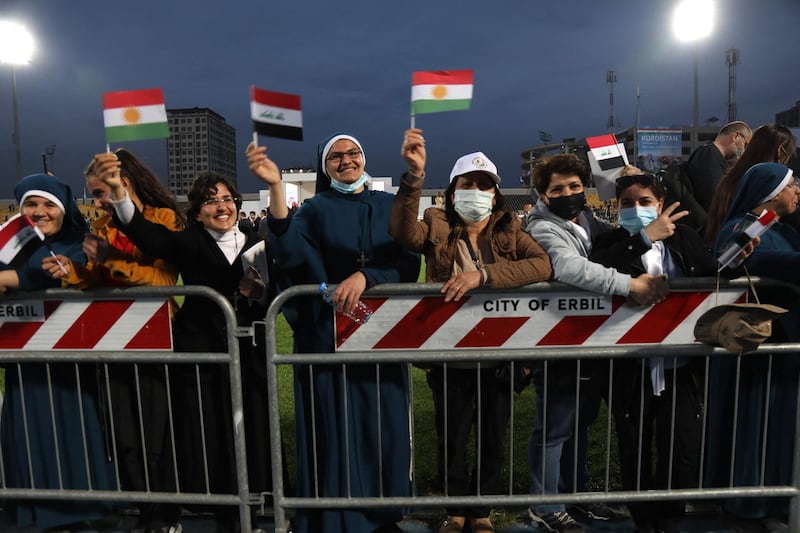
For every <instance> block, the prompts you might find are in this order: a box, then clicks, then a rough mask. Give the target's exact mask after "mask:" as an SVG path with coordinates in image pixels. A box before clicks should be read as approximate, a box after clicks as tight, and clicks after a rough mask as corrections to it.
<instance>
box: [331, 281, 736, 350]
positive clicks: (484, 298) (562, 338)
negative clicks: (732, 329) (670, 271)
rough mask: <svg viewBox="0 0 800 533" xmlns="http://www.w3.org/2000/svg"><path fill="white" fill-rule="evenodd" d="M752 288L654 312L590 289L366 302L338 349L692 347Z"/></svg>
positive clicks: (345, 324)
mask: <svg viewBox="0 0 800 533" xmlns="http://www.w3.org/2000/svg"><path fill="white" fill-rule="evenodd" d="M745 300H746V289H743V288H724V289H721V290H720V291H719V292H717V291H711V290H698V291H687V292H672V293H670V295H669V296H668V297H667V298H666V299H665V300H664V301H663V302H661V303H658V304H656V305H653V306H650V307H645V308H642V307H639V306H637V305H634V304H626V303H625V298H623V297H620V296H604V295H600V294H594V293H589V292H580V291H563V292H558V291H556V292H546V291H539V292H525V291H522V290H521V291H520V292H519V293H514V292H497V293H494V294H492V293H467V295H466V296H465V297H463V298H462V299H461V300H460V301H459V302H449V303H445V302H444V299H443V298H442V297H441V296H438V295H435V296H434V295H431V296H421V295H390V296H386V297H365V298H363V301H364V302H365V303H366V304H367V305H369V306H370V307H371V308H372V309H373V310H374V313H373V314H372V316H371V318H370V320H369V321H368V322H366V323H365V324H357V323H355V322H353V321H352V320H350V319H349V318H347V317H345V316H343V315H341V314H340V313H336V350H337V351H342V352H348V351H366V350H409V349H414V350H417V349H419V350H441V349H454V348H532V347H555V346H615V345H634V344H636V345H647V344H670V345H676V344H691V343H693V342H695V338H694V324H695V322H696V321H697V319H698V318H699V317H700V315H702V314H703V313H704V312H705V311H707V310H708V309H709V308H711V307H714V306H716V305H722V304H728V303H734V302H744V301H745Z"/></svg>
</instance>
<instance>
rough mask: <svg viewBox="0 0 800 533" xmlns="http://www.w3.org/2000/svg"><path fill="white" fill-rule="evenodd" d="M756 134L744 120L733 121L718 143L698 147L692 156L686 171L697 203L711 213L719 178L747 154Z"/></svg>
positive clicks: (715, 139) (721, 132)
mask: <svg viewBox="0 0 800 533" xmlns="http://www.w3.org/2000/svg"><path fill="white" fill-rule="evenodd" d="M752 136H753V132H752V131H751V130H750V126H748V125H747V124H746V123H744V122H742V121H738V120H737V121H735V122H729V123H728V124H725V125H724V126H723V127H722V129H720V130H719V133H717V136H716V137H715V138H714V142H710V143H706V144H704V145H703V146H700V147H698V148H697V149H696V150H695V151H694V152H692V155H690V156H689V161H688V163H687V167H686V172H687V173H688V174H689V179H690V180H691V183H692V187H693V189H694V196H695V199H696V200H697V202H698V203H699V204H700V205H701V206H703V208H704V209H705V210H706V211H708V206H709V205H711V197H712V196H714V191H715V190H716V189H717V183H719V179H720V178H721V177H722V176H723V174H725V173H726V172H727V171H728V168H729V167H730V165H731V162H733V161H735V160H736V158H738V157H739V155H741V153H742V152H744V149H745V148H747V144H748V143H749V142H750V137H752Z"/></svg>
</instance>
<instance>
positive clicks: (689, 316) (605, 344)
mask: <svg viewBox="0 0 800 533" xmlns="http://www.w3.org/2000/svg"><path fill="white" fill-rule="evenodd" d="M753 282H754V283H755V285H756V287H757V288H758V289H769V288H776V287H777V288H779V289H781V290H786V291H791V292H792V293H794V294H795V298H796V295H797V293H798V288H797V287H795V286H793V285H789V284H785V283H780V282H775V281H771V280H760V279H758V278H753ZM670 285H671V288H672V292H673V294H678V295H680V294H684V295H685V296H686V298H685V299H686V302H694V303H686V304H685V305H686V306H693V305H697V307H696V308H694V310H693V311H692V312H689V311H686V312H684V316H682V317H681V318H680V319H679V318H674V320H675V321H678V320H684V322H683V323H681V324H678V325H677V326H676V324H672V326H675V329H674V330H670V331H666V330H664V331H661V333H660V334H661V335H662V337H661V340H659V341H657V342H651V343H644V342H643V341H642V342H637V340H641V339H644V338H645V337H647V336H648V335H650V334H652V333H653V332H652V331H651V330H653V329H655V330H658V329H659V328H658V327H656V328H652V327H651V326H645V327H642V326H641V323H639V327H638V328H637V327H636V326H635V324H637V323H638V321H639V319H640V318H642V317H643V316H645V315H646V314H647V313H651V312H652V311H653V309H652V308H648V309H633V310H631V308H630V306H623V307H618V306H616V305H613V304H612V301H611V300H612V298H611V297H600V295H597V294H591V293H586V292H583V291H579V290H577V289H574V288H572V287H570V286H567V285H564V284H560V283H538V284H534V285H529V286H526V287H523V288H519V289H511V290H483V289H480V290H476V291H471V292H470V293H468V295H467V296H468V297H469V298H472V299H474V300H476V301H478V302H479V305H477V307H482V310H481V309H478V310H477V311H476V312H475V313H476V314H475V316H476V317H477V318H476V320H480V319H484V318H486V317H487V315H491V314H492V312H498V311H503V309H507V310H510V309H512V308H514V309H517V311H520V312H517V313H515V314H516V315H520V316H522V315H528V317H529V318H531V317H534V316H535V315H536V312H537V311H541V310H542V308H543V307H546V305H545V304H544V303H543V302H544V300H545V299H547V300H548V303H549V304H550V305H551V306H552V305H556V304H558V305H562V303H563V306H564V308H565V309H567V308H570V307H572V308H573V310H575V311H576V312H577V315H578V316H580V315H581V311H582V310H581V307H584V308H585V309H583V311H585V312H584V313H583V314H584V315H592V314H595V315H596V314H597V313H598V311H597V309H594V307H593V306H595V305H597V306H604V305H606V304H609V305H610V306H612V307H614V311H613V313H617V312H619V316H620V318H618V319H617V314H614V318H615V320H608V321H607V323H615V324H611V325H610V326H609V328H608V329H609V330H610V331H605V330H604V328H603V327H600V328H597V326H588V325H587V327H591V328H596V331H594V330H593V332H591V333H590V334H586V335H585V337H586V338H585V339H584V340H583V341H579V342H570V341H566V342H565V341H564V335H565V332H566V334H567V335H569V334H574V333H575V332H576V331H577V332H579V333H580V320H581V319H580V318H577V319H576V322H573V323H572V324H571V328H572V329H569V328H567V329H566V330H564V331H561V332H560V338H551V337H548V335H551V334H552V333H553V332H552V331H549V332H541V331H540V332H538V333H537V332H535V330H536V329H537V328H539V329H541V328H548V327H550V326H552V325H553V322H552V321H551V322H546V321H542V320H539V319H538V318H537V319H535V320H529V321H528V322H526V323H525V325H524V326H523V327H524V328H530V329H531V330H532V331H534V333H532V334H531V335H528V336H525V335H522V338H521V339H518V342H517V343H516V344H515V343H514V342H511V343H510V346H511V347H501V348H497V347H492V346H482V347H480V348H463V347H454V346H453V345H452V340H450V341H443V343H438V344H437V342H438V341H437V340H436V339H434V337H436V332H428V334H429V337H428V341H426V343H425V345H424V346H418V347H415V348H402V349H398V348H392V346H398V345H401V344H402V342H403V341H402V339H400V337H402V334H403V332H402V331H397V330H398V328H397V327H395V328H388V331H389V332H388V333H387V331H386V328H385V327H384V330H381V331H380V332H378V333H375V332H374V331H372V330H374V329H375V328H381V323H382V322H384V323H385V322H386V321H389V322H391V321H393V320H394V321H397V320H399V317H402V316H403V313H404V312H406V311H408V309H409V308H410V307H411V306H409V305H406V306H405V307H403V306H400V307H401V308H402V309H404V310H405V311H402V310H401V311H397V310H396V309H395V310H392V309H387V307H388V306H386V304H382V305H381V306H380V307H379V309H378V311H376V313H375V314H374V315H373V317H372V318H371V319H370V321H369V322H368V323H367V324H365V325H361V326H359V329H358V331H357V332H356V334H354V335H353V336H352V337H350V338H348V339H345V340H344V341H343V342H340V348H339V350H337V351H336V352H335V353H316V354H292V353H278V352H277V345H276V318H277V316H278V313H279V312H280V309H281V306H282V305H284V304H285V303H286V302H288V301H290V300H291V299H292V298H296V297H298V296H309V295H314V294H318V288H317V287H316V286H315V285H301V286H295V287H292V288H290V289H287V290H285V291H283V292H282V293H281V294H280V295H278V297H277V298H276V299H275V301H274V302H273V303H272V305H271V306H270V308H269V310H268V312H267V316H266V319H265V325H264V327H265V337H266V339H265V345H266V349H267V354H266V357H267V371H268V379H269V383H268V393H269V420H270V436H271V453H272V479H273V487H274V489H273V500H274V513H275V525H276V529H275V531H276V533H286V532H287V530H288V529H287V528H288V524H289V522H288V514H291V513H287V511H290V510H295V511H296V510H297V509H332V508H333V509H343V510H344V509H353V508H385V507H402V508H437V507H445V506H462V505H483V506H491V507H506V508H508V507H528V506H530V505H532V504H546V503H550V504H552V503H563V504H588V503H595V502H606V503H630V502H644V501H653V500H664V501H668V500H684V501H694V500H717V499H721V498H731V497H755V496H768V497H789V498H791V504H790V505H791V507H790V516H789V520H790V524H789V525H790V530H791V531H798V530H800V506H798V496H800V484H799V483H800V461H798V460H795V462H794V465H791V468H792V479H793V482H792V484H791V485H787V486H764V484H763V481H762V484H761V486H754V487H753V486H747V487H742V486H737V487H734V486H728V487H724V488H713V489H709V488H702V475H701V477H700V482H699V483H698V485H697V486H696V487H695V488H684V489H674V488H668V489H663V490H662V489H658V490H635V491H623V490H612V488H611V487H610V486H609V468H610V462H611V461H616V458H615V457H614V458H612V457H611V456H610V453H611V451H610V443H611V424H612V422H611V409H609V410H608V419H607V421H606V425H607V441H606V457H605V480H604V485H603V488H602V489H600V490H595V491H593V492H569V493H564V494H557V495H543V494H529V493H527V492H526V493H519V492H517V493H515V492H514V491H513V488H512V486H511V481H509V488H508V492H507V493H504V494H494V495H480V494H478V495H474V496H448V495H447V494H446V492H447V490H446V489H445V495H427V496H420V495H416V494H413V495H412V496H410V497H383V496H381V495H375V496H374V497H355V496H351V495H341V496H337V497H329V496H326V497H323V496H320V497H296V496H290V495H287V493H286V491H285V490H284V480H283V469H282V468H283V465H282V460H283V459H282V455H281V428H280V423H279V416H280V405H279V400H278V377H277V376H278V367H279V366H281V365H296V364H304V365H306V364H310V365H315V364H325V365H330V364H334V365H339V364H341V365H343V366H346V365H354V364H370V365H376V364H379V363H390V362H391V363H397V362H405V363H408V364H409V365H410V364H411V363H415V364H433V363H439V364H442V363H447V362H450V363H452V362H476V361H479V362H485V363H499V362H507V361H516V362H517V364H520V363H531V364H532V363H534V362H540V361H546V360H550V361H553V360H581V361H591V360H605V361H609V360H610V361H613V360H615V359H619V358H648V357H651V356H653V355H658V356H663V357H666V358H670V357H703V358H705V364H706V378H705V380H706V381H705V384H704V391H706V394H707V391H708V365H709V360H710V357H712V356H722V357H728V358H730V357H737V356H735V355H732V354H730V353H728V352H727V351H725V350H724V349H723V348H720V347H712V346H708V345H705V344H701V343H699V342H695V341H694V336H693V325H694V322H695V321H696V319H697V317H698V316H699V315H700V314H701V313H702V311H704V310H705V309H707V308H709V307H712V306H714V305H717V304H718V303H719V304H722V303H731V302H733V301H736V299H737V298H740V300H739V301H741V297H742V295H744V294H746V293H747V289H748V287H749V285H748V282H747V280H746V279H737V280H731V281H728V280H721V281H720V282H719V284H718V283H717V280H715V279H713V278H695V279H687V278H684V279H677V280H673V281H671V283H670ZM440 287H441V285H439V284H385V285H379V286H376V287H374V288H372V289H370V290H369V291H367V292H366V293H365V297H367V298H388V300H387V301H391V299H392V298H393V297H396V298H398V299H400V300H402V299H403V298H409V297H413V298H426V299H435V298H437V297H441V294H440V293H439V289H440ZM718 291H720V292H718ZM762 292H763V291H762ZM697 294H699V295H700V296H699V297H695V296H696V295H697ZM554 295H560V296H559V298H561V299H560V300H558V302H556V300H555V299H552V298H551V297H553V296H554ZM692 295H695V296H692ZM726 295H727V296H726ZM571 296H574V298H570V297H571ZM679 297H680V296H679ZM726 297H727V300H725V298H726ZM603 298H605V299H603ZM701 300H702V302H703V303H702V304H698V303H697V302H698V301H701ZM723 300H725V301H723ZM763 300H764V296H763V295H762V301H763ZM503 301H507V302H513V301H516V302H517V304H513V303H505V304H502V303H501V302H503ZM487 302H488V303H487ZM570 302H572V303H570ZM581 302H583V303H581ZM592 302H595V303H592ZM467 305H468V304H465V306H464V307H462V308H461V309H465V308H467ZM525 307H527V310H526V309H525ZM398 313H399V314H398ZM613 313H612V314H613ZM500 314H503V313H502V312H501V313H500ZM649 316H652V313H651V314H650V315H649ZM417 318H419V317H417ZM523 318H524V317H523ZM557 318H558V317H556V319H557ZM670 320H672V318H670ZM419 324H423V322H419V321H418V322H417V325H419ZM548 324H549V326H548ZM576 324H578V329H577V330H576V329H575V327H576ZM587 324H588V323H587ZM614 325H615V327H616V328H617V330H616V331H615V330H614V328H613V327H611V326H614ZM384 326H385V324H384ZM449 326H450V322H447V323H445V324H444V325H443V326H442V328H447V327H449ZM672 326H670V327H672ZM370 328H372V330H371V329H370ZM620 328H622V330H621V331H620ZM625 328H630V329H629V330H627V331H626V330H625ZM462 330H463V331H462ZM462 330H459V332H458V334H456V335H455V339H456V340H458V339H461V341H460V342H461V346H463V345H467V346H470V344H469V342H465V340H464V339H468V338H471V339H472V340H473V341H474V340H475V337H469V331H468V330H469V328H468V327H466V328H462ZM655 334H656V335H658V334H659V332H658V331H656V332H655ZM578 336H579V337H580V336H581V335H578ZM445 337H446V335H445ZM450 337H452V335H450ZM555 337H559V335H556V336H555ZM622 337H624V340H620V339H621V338H622ZM387 338H391V340H390V341H387V340H386V339H387ZM354 339H355V340H354ZM431 339H434V340H433V341H432V340H431ZM510 339H512V340H513V339H514V335H511V336H510ZM559 339H560V340H559ZM447 342H451V345H450V346H449V347H447V346H446V344H447ZM478 342H480V340H479V341H478ZM398 343H399V344H398ZM564 344H566V345H564ZM471 346H475V345H474V344H473V345H471ZM504 346H505V345H504ZM654 346H656V347H657V348H658V349H657V350H654ZM654 351H655V352H656V353H655V354H654ZM758 351H759V352H761V354H763V353H764V352H768V353H769V354H788V353H800V343H792V344H771V343H770V344H764V345H762V346H761V347H760V348H759V350H758ZM739 357H742V356H739ZM744 357H747V356H744ZM751 357H752V356H751ZM545 364H546V363H545ZM612 372H613V366H612ZM611 380H612V382H613V374H612V377H611ZM737 384H738V382H737ZM512 386H513V382H512ZM610 388H611V385H609V389H610ZM410 392H411V397H412V398H413V389H412V390H411V391H410ZM579 393H580V389H579V388H578V390H577V391H576V403H577V395H578V394H579ZM418 394H420V393H418ZM421 394H429V392H428V391H425V392H422V393H421ZM509 394H510V395H513V394H514V393H513V390H511V387H510V390H509ZM512 400H513V398H512ZM545 405H546V400H545ZM410 408H411V409H412V412H411V415H412V420H413V418H414V412H413V402H412V404H411V406H410ZM704 412H705V411H704ZM673 415H674V412H673ZM545 416H546V415H545ZM704 416H705V415H704ZM798 418H799V419H798V420H797V421H796V427H800V409H798ZM513 419H514V411H513V401H512V411H511V421H510V428H513V426H514V423H513V422H514V420H513ZM673 419H674V416H673ZM703 422H704V424H703V427H704V428H705V427H706V424H705V420H704V421H703ZM343 423H344V422H343ZM478 423H480V422H478ZM445 425H446V424H445ZM530 425H531V427H532V426H533V420H531V421H530ZM577 426H578V421H577V420H576V429H577ZM378 427H379V425H378ZM640 428H641V426H640ZM512 431H513V429H512ZM412 433H413V428H412ZM704 435H705V430H704ZM527 437H528V435H523V436H522V437H515V436H514V435H513V433H512V434H511V436H510V439H509V441H510V442H513V440H514V439H515V438H526V439H527ZM314 438H316V437H314ZM429 438H431V439H435V436H433V435H431V436H430V437H429ZM640 439H641V429H640ZM378 441H379V442H380V436H379V437H378ZM478 446H480V443H479V444H478ZM702 447H703V450H701V452H702V453H704V451H705V441H703V443H702ZM412 448H413V445H412ZM793 449H794V457H795V458H798V457H800V435H795V442H794V444H793ZM512 450H513V448H512ZM573 452H574V453H577V452H576V451H574V450H573ZM671 452H672V449H671V450H670V453H671ZM702 453H701V459H700V460H701V471H702V464H703V463H702V460H703V459H702V457H703V455H702ZM764 453H766V452H764ZM420 459H421V458H420V457H417V456H416V455H415V451H414V450H413V449H412V457H411V460H412V465H416V464H418V462H419V460H420ZM476 460H477V459H476ZM763 460H764V457H763V454H762V471H761V472H762V480H763ZM671 461H672V457H671V456H670V463H671ZM509 462H510V464H509V465H506V466H508V467H509V470H510V473H509V480H511V479H513V463H514V461H513V456H512V457H511V459H510V461H509ZM640 466H641V463H640ZM670 466H671V465H670ZM731 468H733V459H731ZM786 468H790V465H786ZM446 470H447V469H446V467H445V471H446ZM670 470H671V468H670ZM413 472H414V475H413V477H414V478H416V468H414V470H413ZM571 475H572V476H573V480H574V478H575V476H576V475H577V474H576V471H573V472H572V473H571ZM637 477H638V476H637ZM348 492H349V491H348Z"/></svg>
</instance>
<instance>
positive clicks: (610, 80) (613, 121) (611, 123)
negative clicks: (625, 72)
mask: <svg viewBox="0 0 800 533" xmlns="http://www.w3.org/2000/svg"><path fill="white" fill-rule="evenodd" d="M616 82H617V71H616V70H607V71H606V83H607V84H608V124H607V127H608V131H610V132H611V133H614V130H615V129H616V128H618V127H619V121H618V120H617V117H615V116H614V84H615V83H616Z"/></svg>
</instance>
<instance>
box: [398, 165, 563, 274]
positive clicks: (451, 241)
mask: <svg viewBox="0 0 800 533" xmlns="http://www.w3.org/2000/svg"><path fill="white" fill-rule="evenodd" d="M422 183H423V182H422V180H421V179H419V178H417V177H416V176H412V175H410V174H404V175H403V178H402V180H401V181H400V188H399V190H398V191H397V196H396V197H395V200H394V204H393V205H392V218H391V221H390V224H389V233H390V234H391V235H392V237H394V238H395V239H396V240H397V241H398V242H399V243H400V244H401V245H403V246H405V247H406V248H408V249H411V250H414V251H418V252H422V253H424V254H425V268H426V271H425V279H426V281H428V282H445V281H447V280H448V279H450V278H451V277H452V274H453V262H454V260H455V255H456V253H457V252H456V248H457V244H458V239H459V238H460V237H461V234H462V232H463V231H464V228H465V227H464V225H463V224H462V223H460V222H459V223H456V224H455V225H453V226H452V227H451V225H450V222H449V221H448V220H447V214H446V213H445V211H444V209H440V208H438V207H431V208H429V209H426V210H425V214H424V216H423V219H422V220H417V213H418V212H419V207H418V206H419V199H420V195H421V193H422ZM484 231H486V232H487V233H488V235H489V242H490V243H491V249H492V255H493V256H494V257H493V261H494V262H493V263H489V264H487V265H486V267H485V268H486V273H487V282H486V284H487V285H489V286H491V287H492V288H496V289H503V288H511V287H519V286H522V285H527V284H529V283H535V282H537V281H545V280H548V279H550V276H551V274H552V268H551V266H550V258H549V257H548V255H547V253H546V252H545V251H544V250H543V249H542V247H541V246H539V244H538V243H537V242H536V241H535V240H533V238H532V237H531V236H530V235H529V234H528V233H527V232H526V231H524V229H523V228H522V227H521V222H520V219H519V217H517V216H516V215H515V214H514V213H510V212H508V211H505V210H502V211H495V212H493V213H492V214H491V218H490V220H489V224H488V226H487V227H486V229H485V230H484Z"/></svg>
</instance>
